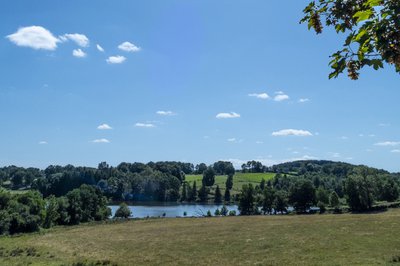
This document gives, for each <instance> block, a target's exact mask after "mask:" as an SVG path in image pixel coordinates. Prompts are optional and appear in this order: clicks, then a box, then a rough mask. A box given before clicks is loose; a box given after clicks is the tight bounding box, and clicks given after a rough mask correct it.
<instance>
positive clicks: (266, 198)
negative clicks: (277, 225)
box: [262, 187, 275, 214]
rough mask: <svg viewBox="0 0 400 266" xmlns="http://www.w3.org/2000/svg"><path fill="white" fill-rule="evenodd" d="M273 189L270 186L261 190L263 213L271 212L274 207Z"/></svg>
mask: <svg viewBox="0 0 400 266" xmlns="http://www.w3.org/2000/svg"><path fill="white" fill-rule="evenodd" d="M274 200H275V190H274V189H273V188H271V187H266V188H265V189H264V190H263V199H262V211H263V213H264V214H266V213H272V209H273V208H274Z"/></svg>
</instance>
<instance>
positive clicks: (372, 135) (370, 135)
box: [368, 134, 376, 138]
mask: <svg viewBox="0 0 400 266" xmlns="http://www.w3.org/2000/svg"><path fill="white" fill-rule="evenodd" d="M375 136H376V135H375V134H369V135H368V137H371V138H373V137H375Z"/></svg>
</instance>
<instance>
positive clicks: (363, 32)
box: [355, 29, 367, 42]
mask: <svg viewBox="0 0 400 266" xmlns="http://www.w3.org/2000/svg"><path fill="white" fill-rule="evenodd" d="M366 33H367V31H366V30H365V29H363V30H360V32H359V33H358V34H357V35H356V38H355V40H356V41H357V42H358V41H360V40H361V38H362V37H363V36H364V35H365V34H366Z"/></svg>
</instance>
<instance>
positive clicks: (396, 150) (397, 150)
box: [390, 149, 400, 153]
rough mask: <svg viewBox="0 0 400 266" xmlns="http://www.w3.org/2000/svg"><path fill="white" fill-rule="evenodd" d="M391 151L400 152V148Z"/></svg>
mask: <svg viewBox="0 0 400 266" xmlns="http://www.w3.org/2000/svg"><path fill="white" fill-rule="evenodd" d="M390 152H393V153H400V150H399V149H395V150H391V151H390Z"/></svg>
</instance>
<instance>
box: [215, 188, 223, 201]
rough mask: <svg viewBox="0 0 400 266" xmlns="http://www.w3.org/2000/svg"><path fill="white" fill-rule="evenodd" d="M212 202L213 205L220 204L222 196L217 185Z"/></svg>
mask: <svg viewBox="0 0 400 266" xmlns="http://www.w3.org/2000/svg"><path fill="white" fill-rule="evenodd" d="M214 202H215V203H221V202H222V194H221V190H220V189H219V186H218V185H217V188H216V189H215V197H214Z"/></svg>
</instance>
